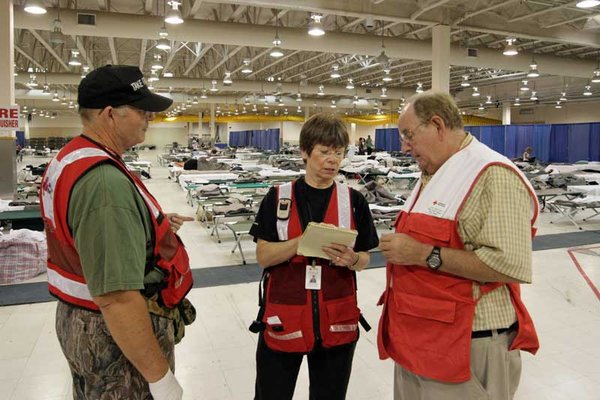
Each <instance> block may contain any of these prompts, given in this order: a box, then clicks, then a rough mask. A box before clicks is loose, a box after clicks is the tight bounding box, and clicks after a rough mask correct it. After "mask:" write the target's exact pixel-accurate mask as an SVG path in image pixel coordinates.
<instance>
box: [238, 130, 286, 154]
mask: <svg viewBox="0 0 600 400" xmlns="http://www.w3.org/2000/svg"><path fill="white" fill-rule="evenodd" d="M229 145H230V146H232V147H256V148H257V149H262V150H272V151H274V152H278V151H279V128H276V129H267V130H250V131H231V132H229Z"/></svg>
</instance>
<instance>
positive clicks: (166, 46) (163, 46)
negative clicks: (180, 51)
mask: <svg viewBox="0 0 600 400" xmlns="http://www.w3.org/2000/svg"><path fill="white" fill-rule="evenodd" d="M156 48H157V49H159V50H165V51H168V50H171V43H170V42H169V39H165V38H160V39H158V41H157V42H156Z"/></svg>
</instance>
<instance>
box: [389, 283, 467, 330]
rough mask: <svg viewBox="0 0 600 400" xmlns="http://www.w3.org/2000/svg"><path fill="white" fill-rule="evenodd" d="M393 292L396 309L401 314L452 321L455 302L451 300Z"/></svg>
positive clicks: (454, 312) (446, 321)
mask: <svg viewBox="0 0 600 400" xmlns="http://www.w3.org/2000/svg"><path fill="white" fill-rule="evenodd" d="M393 293H394V302H395V305H396V310H397V311H398V312H399V313H401V314H407V315H411V316H413V317H417V318H425V319H428V320H433V321H439V322H445V323H449V324H451V323H452V322H454V316H455V314H456V303H455V302H453V301H447V300H437V299H431V298H429V297H422V296H417V295H414V294H408V293H403V292H399V291H394V292H393Z"/></svg>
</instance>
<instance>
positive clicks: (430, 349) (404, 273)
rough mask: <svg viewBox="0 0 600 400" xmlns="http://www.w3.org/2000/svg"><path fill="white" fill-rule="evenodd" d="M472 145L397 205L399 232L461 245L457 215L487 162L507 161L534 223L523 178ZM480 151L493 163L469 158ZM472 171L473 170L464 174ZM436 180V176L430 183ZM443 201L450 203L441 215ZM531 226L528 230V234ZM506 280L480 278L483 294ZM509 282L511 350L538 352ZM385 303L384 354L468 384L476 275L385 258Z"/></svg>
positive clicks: (419, 372) (381, 345)
mask: <svg viewBox="0 0 600 400" xmlns="http://www.w3.org/2000/svg"><path fill="white" fill-rule="evenodd" d="M473 146H474V147H473V148H471V149H470V151H471V152H472V153H471V154H466V155H465V154H461V157H458V158H459V159H458V160H452V162H451V163H449V164H450V166H449V167H448V169H447V170H444V171H442V169H440V170H438V171H437V172H436V176H434V178H432V181H431V182H430V183H429V185H428V186H427V187H426V188H425V189H421V188H420V185H418V186H417V187H416V188H415V190H414V191H413V194H412V197H411V198H410V199H409V200H408V201H407V204H406V208H405V211H401V212H400V214H399V216H398V219H397V220H396V232H397V233H404V234H407V235H409V236H411V237H413V238H414V239H416V240H418V241H420V242H422V243H427V244H431V245H434V246H440V247H448V248H454V249H464V245H463V242H462V239H461V238H460V236H459V233H458V215H459V214H460V210H461V209H462V207H463V205H464V203H465V201H466V199H467V198H468V196H469V194H470V193H471V190H472V188H473V186H474V185H475V183H476V182H477V179H479V177H480V176H481V174H482V173H483V172H484V171H485V169H486V168H488V167H489V166H490V165H502V166H504V167H507V168H509V169H511V170H512V171H514V172H515V173H516V174H518V175H519V177H520V178H521V179H522V180H523V183H524V185H525V186H526V187H527V188H528V190H529V192H530V195H531V198H532V219H531V223H532V226H533V224H534V223H535V220H536V218H537V213H538V207H537V199H536V197H535V194H534V193H533V189H531V188H530V185H529V183H528V182H527V181H526V178H525V177H524V176H522V174H521V173H520V172H519V171H518V170H517V169H516V167H514V166H513V165H512V163H510V162H507V161H505V160H504V159H503V158H500V157H496V156H493V157H492V156H491V155H490V154H486V152H487V150H485V149H483V148H482V147H481V146H483V145H481V144H479V142H476V143H474V144H473ZM488 150H489V149H488ZM489 151H491V150H489ZM481 153H483V154H484V155H487V156H490V157H491V159H490V162H488V163H486V162H485V158H484V159H475V160H473V157H476V158H477V157H479V156H473V155H472V154H481ZM453 157H454V156H453ZM456 161H457V162H456ZM469 169H471V172H472V173H471V174H469V173H468V172H466V173H465V171H468V170H469ZM438 174H440V175H441V176H437V175H438ZM452 177H454V179H452ZM436 178H439V179H438V180H437V181H436V182H434V181H433V179H436ZM437 182H439V183H440V185H444V184H447V185H451V186H454V187H455V189H456V190H455V191H453V190H447V189H446V188H442V189H436V188H435V185H436V183H437ZM432 185H433V186H432ZM429 189H431V190H433V191H435V195H431V190H430V191H429V193H426V191H428V190H429ZM457 196H458V197H457ZM447 207H450V208H452V207H455V208H454V209H453V210H452V211H451V212H449V214H448V215H446V214H445V211H446V208H447ZM534 232H535V230H534V229H532V236H533V235H534ZM503 285H504V284H503V283H497V282H495V283H488V284H483V285H481V286H480V289H481V295H484V294H486V293H489V292H490V291H492V290H494V289H497V288H499V287H500V286H503ZM507 287H508V289H509V292H510V295H511V300H512V303H513V306H514V308H515V311H516V314H517V320H518V322H519V330H518V333H517V337H516V338H515V340H514V341H513V343H512V346H511V350H513V349H522V350H525V351H529V352H531V353H532V354H535V352H536V351H537V349H538V347H539V343H538V339H537V335H536V333H535V328H534V326H533V322H532V320H531V317H530V316H529V313H528V312H527V310H526V308H525V306H524V305H523V302H522V301H521V296H520V289H519V284H516V283H509V284H507ZM382 302H383V304H384V309H383V313H382V316H381V319H380V321H379V331H378V347H379V356H380V358H381V359H386V358H388V357H391V358H392V359H393V360H394V361H395V362H397V363H398V364H400V365H401V366H402V367H403V368H405V369H407V370H409V371H411V372H412V373H414V374H416V375H420V376H423V377H426V378H429V379H435V380H438V381H442V382H465V381H468V380H469V379H470V378H471V371H470V360H471V332H472V327H473V318H474V315H475V306H476V304H477V299H474V298H473V281H471V280H469V279H465V278H461V277H458V276H455V275H451V274H447V273H444V272H441V271H437V272H434V271H431V270H430V269H428V268H426V267H422V266H414V265H393V264H389V263H388V265H387V285H386V291H385V292H384V294H383V296H382Z"/></svg>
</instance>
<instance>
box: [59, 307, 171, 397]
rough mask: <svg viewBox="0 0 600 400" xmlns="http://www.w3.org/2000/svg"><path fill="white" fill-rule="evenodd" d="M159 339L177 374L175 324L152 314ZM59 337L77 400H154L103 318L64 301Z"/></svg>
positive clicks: (144, 381)
mask: <svg viewBox="0 0 600 400" xmlns="http://www.w3.org/2000/svg"><path fill="white" fill-rule="evenodd" d="M150 317H151V321H152V325H153V327H154V332H155V335H156V337H157V339H158V342H159V345H160V348H161V349H162V351H163V352H164V354H165V356H166V357H167V360H168V361H169V365H170V366H171V370H173V371H175V348H174V347H175V345H174V338H173V331H174V328H173V321H171V320H170V319H168V318H162V317H158V316H156V315H152V314H150ZM56 334H57V336H58V341H59V342H60V346H61V347H62V351H63V353H64V355H65V357H66V358H67V361H68V363H69V368H70V369H71V375H72V377H73V399H74V400H124V399H127V400H151V399H152V396H151V395H150V391H149V389H148V382H146V380H145V379H144V378H143V377H142V375H141V374H140V373H139V372H138V371H137V369H135V367H134V366H133V365H132V364H131V363H130V362H129V360H127V358H125V356H124V355H123V353H122V352H121V350H120V349H119V347H118V346H117V344H116V343H115V342H114V341H113V339H112V336H111V335H110V332H109V330H108V327H107V326H106V323H105V322H104V319H103V318H102V314H100V313H96V312H92V311H88V310H84V309H82V308H78V307H74V306H72V305H69V304H66V303H64V302H62V301H59V302H58V307H57V308H56Z"/></svg>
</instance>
